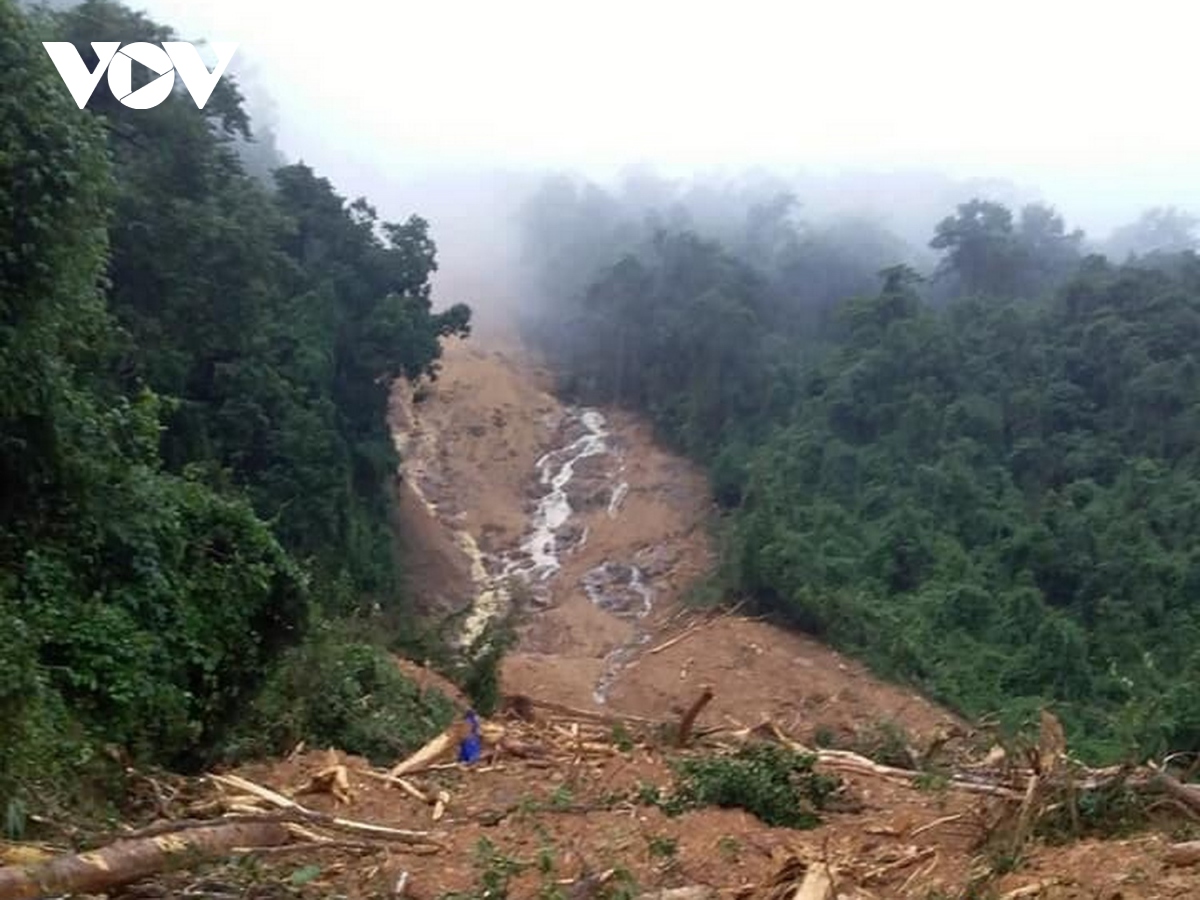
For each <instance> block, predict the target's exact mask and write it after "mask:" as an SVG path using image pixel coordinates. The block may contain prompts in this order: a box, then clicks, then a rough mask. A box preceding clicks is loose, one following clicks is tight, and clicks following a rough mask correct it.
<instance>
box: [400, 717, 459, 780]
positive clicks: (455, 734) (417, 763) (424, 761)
mask: <svg viewBox="0 0 1200 900" xmlns="http://www.w3.org/2000/svg"><path fill="white" fill-rule="evenodd" d="M465 727H466V726H465V725H464V724H463V723H460V722H456V723H455V724H453V725H451V726H450V727H449V728H447V729H446V730H445V731H443V732H442V733H441V734H439V735H438V736H437V737H435V738H434V739H433V740H431V741H430V742H429V743H427V744H426V745H425V746H424V747H422V748H421V749H420V750H418V751H417V752H416V753H414V754H412V755H411V756H409V757H407V758H406V759H403V760H401V761H400V762H398V763H396V765H395V766H393V767H392V770H391V771H390V772H388V775H390V776H391V777H392V778H399V777H400V776H401V775H408V774H411V773H412V772H420V771H421V770H422V769H427V768H429V767H430V766H432V765H433V764H434V763H438V762H441V761H443V760H444V759H445V758H446V757H447V756H449V755H451V754H453V753H455V752H456V751H457V750H458V745H459V744H460V743H461V742H462V740H463V738H464V737H466V731H465Z"/></svg>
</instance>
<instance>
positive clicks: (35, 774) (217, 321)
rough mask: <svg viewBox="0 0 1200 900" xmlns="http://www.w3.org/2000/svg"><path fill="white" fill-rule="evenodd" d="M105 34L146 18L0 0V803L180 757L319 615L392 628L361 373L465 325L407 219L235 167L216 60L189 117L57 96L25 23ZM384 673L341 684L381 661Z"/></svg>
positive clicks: (192, 754) (38, 33)
mask: <svg viewBox="0 0 1200 900" xmlns="http://www.w3.org/2000/svg"><path fill="white" fill-rule="evenodd" d="M110 38H111V39H119V40H121V41H123V42H129V41H133V40H148V41H161V40H164V39H170V38H171V33H170V31H169V30H168V29H166V28H164V27H162V26H160V25H158V24H156V23H154V22H151V21H150V20H148V19H147V18H145V17H144V16H142V15H140V14H137V13H134V12H132V11H130V10H128V9H127V8H125V7H123V6H121V5H118V4H116V3H112V2H108V0H88V2H86V3H83V4H81V5H78V6H76V7H74V8H72V9H69V10H66V11H62V12H48V11H44V10H43V11H36V12H33V13H25V12H22V11H21V10H19V9H18V8H17V7H16V6H15V5H14V3H13V0H0V147H2V148H3V150H0V322H2V327H0V442H2V443H3V451H2V452H0V504H2V505H3V513H2V515H0V720H3V722H4V727H3V729H0V798H4V799H5V800H6V801H7V802H8V812H9V814H10V816H11V814H12V812H13V810H14V809H15V808H17V807H14V804H17V803H19V801H20V798H21V797H22V796H26V795H29V794H32V793H36V790H35V789H34V787H33V785H34V784H35V783H36V782H38V781H39V780H43V779H44V780H53V779H54V778H56V777H57V776H61V775H63V774H64V773H65V772H68V771H70V772H73V771H75V770H76V768H78V767H80V766H81V765H82V766H84V767H85V768H86V764H87V763H88V762H89V761H91V760H96V759H97V758H98V754H99V749H100V748H101V747H102V746H105V745H114V746H119V747H122V748H124V752H126V753H128V754H130V755H132V757H133V758H134V759H136V760H138V761H142V762H150V763H156V762H157V763H169V764H174V765H190V764H195V763H198V762H202V761H204V760H205V759H208V758H209V757H210V755H211V754H212V753H213V752H214V750H215V748H217V747H218V746H219V745H220V744H221V743H222V741H223V740H224V739H225V738H226V737H227V736H228V734H229V732H230V729H231V727H233V726H234V724H235V722H236V721H237V719H238V717H239V715H240V714H241V713H242V712H243V711H244V710H245V708H246V707H247V704H249V703H250V702H251V701H252V700H253V699H254V697H255V696H256V693H257V692H258V690H259V688H260V687H261V686H262V685H263V684H264V682H265V681H266V680H267V679H268V677H269V676H271V675H272V673H273V672H274V671H275V669H276V664H277V663H278V661H279V660H280V659H281V657H282V656H283V655H284V654H285V651H287V650H288V648H291V647H295V646H296V645H298V644H299V643H301V642H302V641H303V640H304V639H305V637H306V635H307V634H308V633H309V631H310V630H311V629H312V628H313V627H315V624H316V623H318V622H320V621H322V620H325V619H329V618H331V617H333V618H341V619H349V618H353V617H355V616H359V615H363V614H365V613H366V612H367V611H370V610H373V609H379V610H380V611H381V613H380V614H381V615H382V617H383V619H384V621H385V623H386V625H387V629H386V631H387V632H388V633H389V634H390V636H391V637H392V638H393V639H402V638H403V634H402V632H403V630H404V628H406V627H408V623H409V618H410V617H409V616H408V610H407V606H406V602H405V600H404V596H403V592H402V584H401V578H400V573H399V571H398V567H397V551H396V543H395V538H394V534H393V532H392V530H391V527H390V521H389V509H388V499H387V498H388V497H389V496H390V491H389V486H390V485H391V483H392V479H393V478H394V473H395V470H396V464H397V460H396V459H395V456H394V451H393V448H392V444H391V440H390V436H389V434H388V432H387V430H386V421H385V419H386V406H387V394H388V388H389V385H390V383H391V381H392V380H393V379H394V378H396V377H397V376H399V375H407V376H409V377H414V378H415V377H417V376H420V375H431V374H434V373H435V371H436V367H437V360H438V356H439V353H440V349H439V339H440V338H442V337H444V336H446V335H451V334H460V335H461V334H465V333H466V332H467V330H468V322H469V310H468V309H467V308H466V307H465V306H462V305H458V306H454V307H452V308H450V309H448V310H446V311H444V312H440V313H435V312H433V311H432V304H431V299H430V284H429V277H430V275H431V273H432V272H433V271H434V270H435V269H436V257H435V246H434V243H433V240H432V239H431V237H430V234H429V226H428V223H427V222H425V221H424V220H423V219H421V218H419V217H416V216H413V217H412V218H410V219H408V220H407V221H403V222H387V221H382V220H380V218H379V217H378V215H377V214H376V212H375V210H374V209H373V208H372V207H371V205H370V204H369V203H368V202H367V201H366V200H365V199H361V198H360V199H358V200H355V201H353V202H347V200H346V199H345V198H343V197H342V196H340V195H339V194H338V193H337V192H336V191H335V189H334V188H333V186H332V185H331V184H330V183H329V182H328V181H327V180H325V179H324V178H322V177H320V176H319V175H318V174H317V173H315V172H314V171H312V169H310V168H309V167H307V166H305V165H302V164H297V165H282V160H276V161H275V162H276V163H277V165H276V166H275V167H274V174H273V177H272V178H271V180H270V181H269V182H266V181H264V180H263V179H262V177H260V176H261V175H262V174H264V173H263V172H262V171H261V167H260V171H258V172H256V174H255V175H251V174H248V173H247V170H246V167H245V166H244V165H243V163H242V160H241V157H240V156H239V152H241V151H242V150H244V149H245V148H246V147H247V146H250V142H251V141H252V137H253V131H252V123H251V122H250V120H249V118H248V117H247V115H246V113H245V111H244V108H243V105H242V97H241V95H240V93H239V91H238V88H237V85H236V81H235V80H234V79H233V78H231V77H226V78H223V79H222V80H221V82H220V83H219V85H218V87H217V89H216V90H215V91H214V93H213V95H212V98H211V100H210V102H209V103H208V105H207V106H206V108H205V109H204V111H203V112H201V111H200V110H198V109H197V108H196V107H195V105H194V104H192V103H190V102H172V101H168V102H166V103H164V104H162V105H161V106H159V107H156V108H154V109H150V110H131V109H128V108H126V107H125V106H123V105H121V104H120V103H118V102H117V101H116V100H115V99H114V98H113V97H112V95H111V93H109V90H108V85H107V83H106V82H104V81H102V82H101V84H100V86H99V87H98V88H97V90H96V92H95V94H94V96H93V97H92V100H91V102H90V103H89V105H88V107H87V109H85V110H80V109H78V108H76V106H75V104H74V103H73V102H72V100H71V97H70V96H69V94H68V93H67V92H66V91H64V90H62V85H61V82H60V80H59V77H58V74H57V73H56V72H55V70H54V67H53V65H52V64H51V61H50V60H49V58H48V57H47V55H46V54H45V52H44V51H43V50H42V47H41V44H40V41H41V40H50V39H54V40H68V41H73V42H75V44H76V46H77V47H78V48H79V50H80V53H81V54H82V55H83V57H84V60H85V63H86V64H87V65H88V66H89V68H92V67H94V65H95V64H96V60H95V57H94V53H93V51H92V49H91V47H90V42H91V41H95V40H105V39H110ZM178 89H179V88H178V86H177V90H178ZM251 156H254V154H251ZM255 159H256V164H257V163H260V162H261V153H260V154H258V156H257V157H255ZM322 641H323V643H322V646H325V645H326V644H328V640H327V639H325V638H323V639H322ZM338 652H339V651H337V650H336V649H335V650H333V651H330V652H329V653H327V656H328V657H330V658H335V657H336V656H337V653H338ZM348 652H351V654H358V657H354V658H355V659H359V658H360V657H361V654H362V653H363V652H367V651H363V650H360V649H353V648H351V649H350V651H348ZM309 656H311V654H309ZM347 658H349V657H347ZM309 663H311V659H310V660H309ZM385 668H386V669H387V671H386V672H385V673H383V674H379V673H378V672H377V671H376V670H377V669H378V665H377V663H375V662H373V661H371V660H370V659H367V660H366V661H363V662H356V663H354V665H353V667H352V668H351V669H347V670H345V671H343V672H342V675H341V677H342V678H343V679H345V680H344V682H342V683H339V685H341V684H345V685H352V684H359V685H360V686H361V684H360V683H361V682H362V679H364V678H366V679H369V680H370V681H371V682H372V684H376V685H378V684H380V683H381V682H380V679H381V678H382V679H383V681H382V683H384V684H386V683H387V682H388V681H389V679H399V675H398V674H396V673H395V671H394V667H391V666H387V667H385ZM338 689H341V690H349V689H350V688H344V687H341V686H339V688H338ZM356 689H357V688H356ZM366 690H367V689H365V688H364V689H363V691H364V692H365V691H366ZM381 690H382V688H381ZM405 702H408V701H407V700H406V701H405ZM327 712H331V711H327ZM445 714H446V710H443V709H439V710H438V711H437V716H443V717H444V715H445ZM437 716H435V718H436V717H437ZM327 718H328V715H327ZM414 727H415V726H414ZM327 730H328V729H327ZM416 736H417V737H419V734H418V735H416ZM292 737H293V738H294V737H296V736H294V735H293V736H292ZM398 739H401V738H398ZM347 749H350V748H347ZM66 781H69V779H64V782H66Z"/></svg>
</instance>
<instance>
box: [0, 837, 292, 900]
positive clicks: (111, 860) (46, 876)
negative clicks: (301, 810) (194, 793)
mask: <svg viewBox="0 0 1200 900" xmlns="http://www.w3.org/2000/svg"><path fill="white" fill-rule="evenodd" d="M288 840H289V835H288V832H287V829H286V828H285V827H284V826H283V825H282V824H280V823H279V822H234V823H227V824H220V825H205V826H200V827H195V828H189V829H187V830H184V831H176V832H174V833H172V834H166V835H159V836H157V837H149V838H136V839H133V840H120V841H117V842H115V843H113V844H109V845H108V846H107V847H102V848H100V849H99V850H90V851H88V852H86V853H72V854H67V855H64V856H58V857H55V858H54V859H51V860H48V861H47V862H44V863H39V864H37V865H27V866H8V867H5V868H3V869H0V900H36V898H39V897H47V896H52V895H57V894H99V893H103V892H105V891H109V890H111V889H113V888H115V887H119V886H120V885H123V884H129V883H130V882H131V881H137V880H138V879H139V878H146V877H148V876H150V875H156V874H158V873H160V872H165V871H167V870H168V869H171V868H174V867H176V866H178V865H181V864H186V863H192V862H195V861H196V859H197V858H211V857H219V856H224V855H227V854H229V853H231V852H232V851H234V850H235V849H237V848H239V847H249V846H261V847H273V846H278V845H280V844H285V843H287V841H288Z"/></svg>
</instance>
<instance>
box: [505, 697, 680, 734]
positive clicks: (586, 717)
mask: <svg viewBox="0 0 1200 900" xmlns="http://www.w3.org/2000/svg"><path fill="white" fill-rule="evenodd" d="M522 700H523V701H528V702H527V704H526V705H527V706H529V707H532V708H534V709H544V710H546V711H547V712H552V713H557V714H558V715H560V716H565V717H566V718H568V719H576V720H579V721H586V722H601V723H603V724H605V725H617V724H630V723H632V724H636V725H644V726H650V727H658V726H661V725H662V724H663V723H662V722H661V721H659V720H658V719H647V718H646V717H645V716H633V715H627V714H625V713H601V712H596V711H594V710H589V709H579V708H577V707H574V706H564V705H563V704H561V703H550V702H549V701H547V700H534V699H533V698H532V697H522Z"/></svg>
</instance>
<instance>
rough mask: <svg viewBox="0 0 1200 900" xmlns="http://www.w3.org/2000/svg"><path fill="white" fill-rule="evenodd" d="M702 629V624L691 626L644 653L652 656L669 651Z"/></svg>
mask: <svg viewBox="0 0 1200 900" xmlns="http://www.w3.org/2000/svg"><path fill="white" fill-rule="evenodd" d="M703 627H704V626H703V624H699V625H692V626H691V627H689V628H687V629H685V630H684V631H683V632H681V633H680V634H677V635H675V637H673V638H671V639H670V640H666V641H663V642H662V643H661V644H659V645H658V646H656V647H651V648H650V649H649V650H647V651H646V655H647V656H653V655H654V654H656V653H662V652H663V651H664V650H669V649H670V648H671V647H674V646H675V645H676V644H678V643H679V642H680V641H684V640H686V639H687V638H690V637H691V636H692V635H693V634H695V633H696V632H697V631H699V630H700V629H701V628H703Z"/></svg>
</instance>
